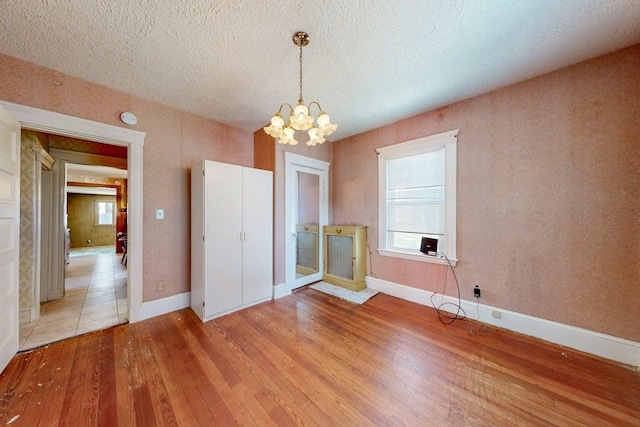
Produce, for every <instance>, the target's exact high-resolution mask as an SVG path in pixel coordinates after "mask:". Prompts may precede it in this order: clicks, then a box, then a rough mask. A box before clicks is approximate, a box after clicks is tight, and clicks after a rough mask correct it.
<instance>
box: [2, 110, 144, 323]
mask: <svg viewBox="0 0 640 427" xmlns="http://www.w3.org/2000/svg"><path fill="white" fill-rule="evenodd" d="M0 106H2V107H3V108H4V109H5V110H6V111H7V112H8V113H9V114H10V115H11V116H12V117H14V118H16V119H17V120H18V121H19V123H20V126H21V128H23V129H30V130H35V131H41V132H45V133H52V134H56V135H61V136H69V137H72V138H78V139H85V140H90V141H95V142H100V143H103V144H108V145H114V146H121V147H126V149H127V168H126V169H127V170H128V173H129V179H128V196H129V203H128V209H127V210H128V212H127V222H128V228H129V232H128V241H127V258H128V266H127V271H126V275H127V283H128V287H127V294H128V295H127V300H128V304H129V309H128V312H129V321H131V322H136V321H138V320H141V308H142V283H143V280H142V254H143V238H142V236H143V221H142V200H143V197H142V189H143V188H142V187H143V182H142V171H143V145H144V139H145V136H146V134H145V133H144V132H139V131H135V130H131V129H125V128H121V127H118V126H113V125H107V124H104V123H98V122H94V121H91V120H86V119H81V118H77V117H72V116H68V115H65V114H59V113H55V112H51V111H46V110H41V109H38V108H33V107H28V106H25V105H20V104H14V103H11V102H6V101H0ZM52 185H56V183H55V182H54V183H52ZM52 240H53V241H52V242H51V244H52V248H54V250H55V251H58V252H59V253H62V254H64V234H62V235H60V233H57V234H56V235H55V236H53V239H52Z"/></svg>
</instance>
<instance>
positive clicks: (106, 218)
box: [96, 200, 115, 225]
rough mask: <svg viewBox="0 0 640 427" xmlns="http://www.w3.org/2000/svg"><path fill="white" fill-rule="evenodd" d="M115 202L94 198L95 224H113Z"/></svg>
mask: <svg viewBox="0 0 640 427" xmlns="http://www.w3.org/2000/svg"><path fill="white" fill-rule="evenodd" d="M114 205H115V203H113V202H105V201H101V200H96V225H115V209H114Z"/></svg>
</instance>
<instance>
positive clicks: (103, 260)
mask: <svg viewBox="0 0 640 427" xmlns="http://www.w3.org/2000/svg"><path fill="white" fill-rule="evenodd" d="M114 251H115V248H114V247H113V246H100V247H90V248H80V249H72V250H71V253H70V257H69V265H68V266H67V274H66V279H65V289H66V292H65V296H64V297H63V298H61V299H59V300H55V301H51V302H47V303H44V304H42V306H41V308H40V319H38V321H36V322H32V323H27V324H24V325H20V351H23V350H29V349H32V348H35V347H39V346H41V345H45V344H49V343H52V342H55V341H59V340H62V339H65V338H69V337H73V336H76V335H82V334H84V333H86V332H91V331H96V330H100V329H104V328H107V327H110V326H113V325H117V324H120V323H126V322H127V321H128V312H127V310H128V304H127V269H126V268H125V267H124V266H123V265H121V264H120V260H121V256H120V255H118V254H116V253H115V252H114Z"/></svg>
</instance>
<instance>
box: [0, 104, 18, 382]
mask: <svg viewBox="0 0 640 427" xmlns="http://www.w3.org/2000/svg"><path fill="white" fill-rule="evenodd" d="M19 238H20V124H19V123H18V122H17V121H16V120H15V119H14V118H13V117H11V116H10V115H9V114H8V113H7V112H6V111H5V110H4V109H3V108H2V107H0V325H2V326H1V327H0V372H1V371H3V370H4V368H5V367H6V366H7V364H8V363H9V361H10V360H11V358H12V357H13V356H15V354H16V353H17V352H18V342H19V340H18V331H19V326H18V253H19V249H20V246H19Z"/></svg>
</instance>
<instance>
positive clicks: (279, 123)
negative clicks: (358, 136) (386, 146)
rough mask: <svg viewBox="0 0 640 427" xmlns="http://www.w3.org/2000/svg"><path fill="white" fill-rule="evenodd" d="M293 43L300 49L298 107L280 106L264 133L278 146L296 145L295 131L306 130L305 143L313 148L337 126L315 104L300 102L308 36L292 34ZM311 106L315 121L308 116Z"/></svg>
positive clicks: (300, 33)
mask: <svg viewBox="0 0 640 427" xmlns="http://www.w3.org/2000/svg"><path fill="white" fill-rule="evenodd" d="M293 43H294V44H295V45H296V46H298V47H299V48H300V95H299V97H298V105H296V108H293V107H291V105H290V104H287V103H284V104H282V105H281V106H280V109H279V110H278V112H277V113H275V114H274V115H273V117H272V118H271V125H269V126H265V127H264V131H265V132H266V133H267V134H268V135H270V136H272V137H274V138H276V140H277V142H278V143H279V144H290V145H296V144H297V143H298V141H297V140H296V139H295V131H296V130H308V132H307V133H308V134H309V141H307V145H310V146H314V145H316V144H322V143H323V142H324V141H325V139H324V137H325V136H328V135H331V134H332V133H333V132H334V131H335V130H336V128H337V127H338V125H336V124H334V123H331V120H330V118H329V115H328V114H327V113H325V112H324V111H322V107H320V104H318V103H317V102H315V101H314V102H311V103H309V106H307V105H305V104H304V101H303V100H302V48H303V47H304V46H306V45H308V44H309V34H307V33H305V32H304V31H298V32H296V33H293ZM312 105H316V107H318V118H317V119H315V118H314V117H313V116H312V115H309V110H310V108H311V106H312ZM285 106H287V107H289V113H290V115H289V121H288V122H287V123H286V124H285V121H284V118H283V117H282V109H283V108H284V107H285ZM314 120H317V125H314Z"/></svg>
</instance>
